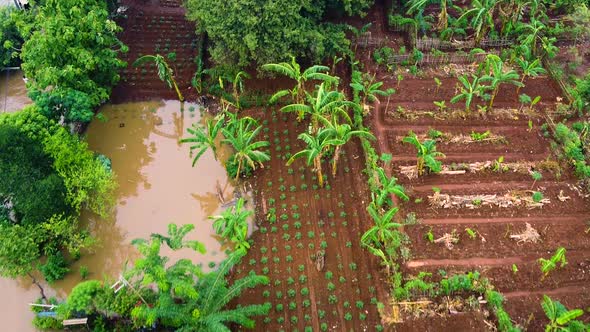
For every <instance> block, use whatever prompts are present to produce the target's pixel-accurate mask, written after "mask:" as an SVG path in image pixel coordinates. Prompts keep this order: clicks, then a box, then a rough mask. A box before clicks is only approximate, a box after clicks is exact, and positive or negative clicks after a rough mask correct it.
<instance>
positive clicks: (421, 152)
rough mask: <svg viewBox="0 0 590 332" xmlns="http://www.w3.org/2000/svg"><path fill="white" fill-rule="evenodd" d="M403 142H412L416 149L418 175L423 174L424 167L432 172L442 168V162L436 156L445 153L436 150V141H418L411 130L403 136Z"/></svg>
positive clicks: (440, 156) (442, 156)
mask: <svg viewBox="0 0 590 332" xmlns="http://www.w3.org/2000/svg"><path fill="white" fill-rule="evenodd" d="M403 142H404V143H409V144H412V145H413V146H414V147H415V148H416V150H417V154H416V156H417V157H418V160H417V163H416V168H417V170H418V175H422V174H424V168H425V167H426V168H428V171H430V172H432V173H438V172H440V171H441V169H442V163H441V162H440V161H439V160H438V159H437V158H444V157H445V155H444V154H443V153H442V152H439V151H436V141H434V140H425V141H424V142H420V140H419V139H418V136H416V134H415V133H414V132H413V131H410V132H409V133H408V136H406V137H404V138H403Z"/></svg>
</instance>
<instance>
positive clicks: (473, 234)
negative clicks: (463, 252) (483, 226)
mask: <svg viewBox="0 0 590 332" xmlns="http://www.w3.org/2000/svg"><path fill="white" fill-rule="evenodd" d="M465 232H466V233H467V235H469V237H470V238H471V239H472V240H475V238H476V237H477V232H476V231H474V230H472V229H471V228H469V227H467V228H465Z"/></svg>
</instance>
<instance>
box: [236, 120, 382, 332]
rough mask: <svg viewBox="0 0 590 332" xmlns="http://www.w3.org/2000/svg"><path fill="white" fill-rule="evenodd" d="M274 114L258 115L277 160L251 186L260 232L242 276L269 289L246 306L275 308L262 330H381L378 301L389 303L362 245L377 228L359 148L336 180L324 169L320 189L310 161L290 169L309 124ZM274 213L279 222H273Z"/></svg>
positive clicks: (252, 294) (251, 296)
mask: <svg viewBox="0 0 590 332" xmlns="http://www.w3.org/2000/svg"><path fill="white" fill-rule="evenodd" d="M271 114H272V113H271V111H270V110H267V111H263V112H258V113H257V114H253V115H254V117H256V118H258V119H260V120H261V123H262V122H263V121H265V123H266V125H265V128H268V129H265V135H268V138H267V139H268V140H269V141H271V143H272V145H271V156H272V159H271V161H270V162H269V163H268V165H267V166H265V168H264V169H262V170H258V171H256V174H255V175H254V178H253V179H252V181H251V184H252V185H253V188H255V189H254V191H255V200H256V216H257V220H258V224H259V230H258V231H257V232H256V233H255V234H254V236H253V240H254V245H253V247H252V248H251V249H250V251H249V252H248V255H247V256H246V257H245V258H244V259H243V262H242V264H241V265H239V266H238V268H237V270H236V274H237V275H238V276H243V275H245V274H247V273H250V272H251V271H253V272H255V273H257V274H264V275H267V276H268V277H269V278H270V284H269V285H268V286H265V287H258V288H256V289H254V290H251V291H248V293H247V294H245V295H244V296H243V297H242V298H241V299H240V303H241V304H244V303H264V302H270V303H271V304H272V306H273V307H272V309H271V312H270V314H269V315H268V317H261V318H259V319H257V322H256V327H257V328H256V329H257V330H259V331H281V330H284V331H294V330H299V331H301V330H303V329H305V328H311V330H312V331H320V330H323V329H324V328H327V329H328V330H329V331H350V330H355V331H363V330H367V331H369V330H374V328H375V326H376V325H377V324H380V321H379V314H378V313H377V306H376V303H377V301H385V300H386V299H387V298H386V295H385V293H384V292H385V290H384V286H385V285H386V283H385V281H384V280H382V279H381V278H382V275H381V274H380V272H379V269H378V268H377V266H378V261H377V259H376V258H375V257H373V256H372V255H370V254H369V253H368V252H366V251H365V250H364V249H362V248H361V247H360V243H359V240H360V237H361V235H362V234H363V233H364V232H365V231H366V230H367V229H368V228H369V227H370V224H371V223H370V218H369V216H368V215H367V212H366V210H365V207H366V205H367V204H368V199H369V196H370V195H369V193H368V192H367V190H366V180H367V179H366V176H365V175H364V174H363V173H362V170H363V168H364V157H363V153H362V149H361V147H360V142H358V141H354V142H351V143H350V144H349V146H348V147H347V148H346V149H345V152H344V155H343V156H342V158H341V161H340V163H339V165H338V172H337V175H336V177H332V175H331V169H330V167H328V164H327V163H323V169H324V175H325V176H326V181H327V182H326V183H327V185H326V186H325V188H323V189H322V188H319V187H314V186H315V185H316V184H317V181H316V180H315V179H314V177H315V176H316V173H315V172H312V170H311V166H306V165H305V161H304V160H303V159H302V160H297V161H296V162H294V163H293V164H292V165H291V166H290V167H288V166H285V163H286V161H287V159H288V158H287V156H288V155H287V153H291V154H292V153H295V152H297V151H299V150H300V149H302V148H303V147H304V144H303V142H302V141H300V140H298V139H297V135H298V134H299V133H300V132H301V131H304V130H305V129H306V127H307V126H306V124H305V123H297V122H296V119H295V116H292V115H288V116H285V115H283V114H281V113H277V114H276V115H271ZM273 208H274V209H276V221H272V220H271V219H269V213H271V212H270V211H271V209H273ZM321 251H324V254H323V259H322V258H320V257H319V256H322V254H319V252H321ZM318 260H323V263H318ZM294 317H295V318H294Z"/></svg>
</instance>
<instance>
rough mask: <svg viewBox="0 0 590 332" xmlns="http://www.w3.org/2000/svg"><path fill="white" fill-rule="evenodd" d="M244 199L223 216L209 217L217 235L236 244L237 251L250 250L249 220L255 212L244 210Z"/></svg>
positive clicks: (240, 199)
mask: <svg viewBox="0 0 590 332" xmlns="http://www.w3.org/2000/svg"><path fill="white" fill-rule="evenodd" d="M244 203H245V201H244V199H243V198H241V197H240V198H239V199H238V201H237V203H236V205H235V206H234V207H231V208H229V209H227V210H226V211H224V212H223V213H222V214H221V215H217V216H212V217H209V219H212V220H213V228H214V229H215V233H217V234H218V235H220V236H221V237H223V238H224V239H226V240H227V241H230V242H232V243H234V245H235V250H240V249H244V250H247V249H249V248H250V244H249V243H248V238H247V237H248V218H249V217H250V216H251V215H253V214H254V212H253V211H249V210H244Z"/></svg>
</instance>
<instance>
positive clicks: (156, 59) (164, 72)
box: [133, 54, 184, 103]
mask: <svg viewBox="0 0 590 332" xmlns="http://www.w3.org/2000/svg"><path fill="white" fill-rule="evenodd" d="M146 62H153V63H154V64H155V65H156V68H157V69H158V77H160V80H162V81H163V82H164V83H166V84H168V87H169V88H172V87H173V86H174V90H176V94H177V95H178V100H180V102H181V103H182V102H184V97H183V96H182V93H180V90H179V89H178V85H177V84H176V80H175V79H174V71H172V68H170V66H169V65H168V63H167V62H166V59H164V57H163V56H161V55H160V54H156V55H144V56H142V57H140V58H138V59H137V60H135V62H134V63H133V66H134V67H137V66H140V65H142V64H144V63H146Z"/></svg>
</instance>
